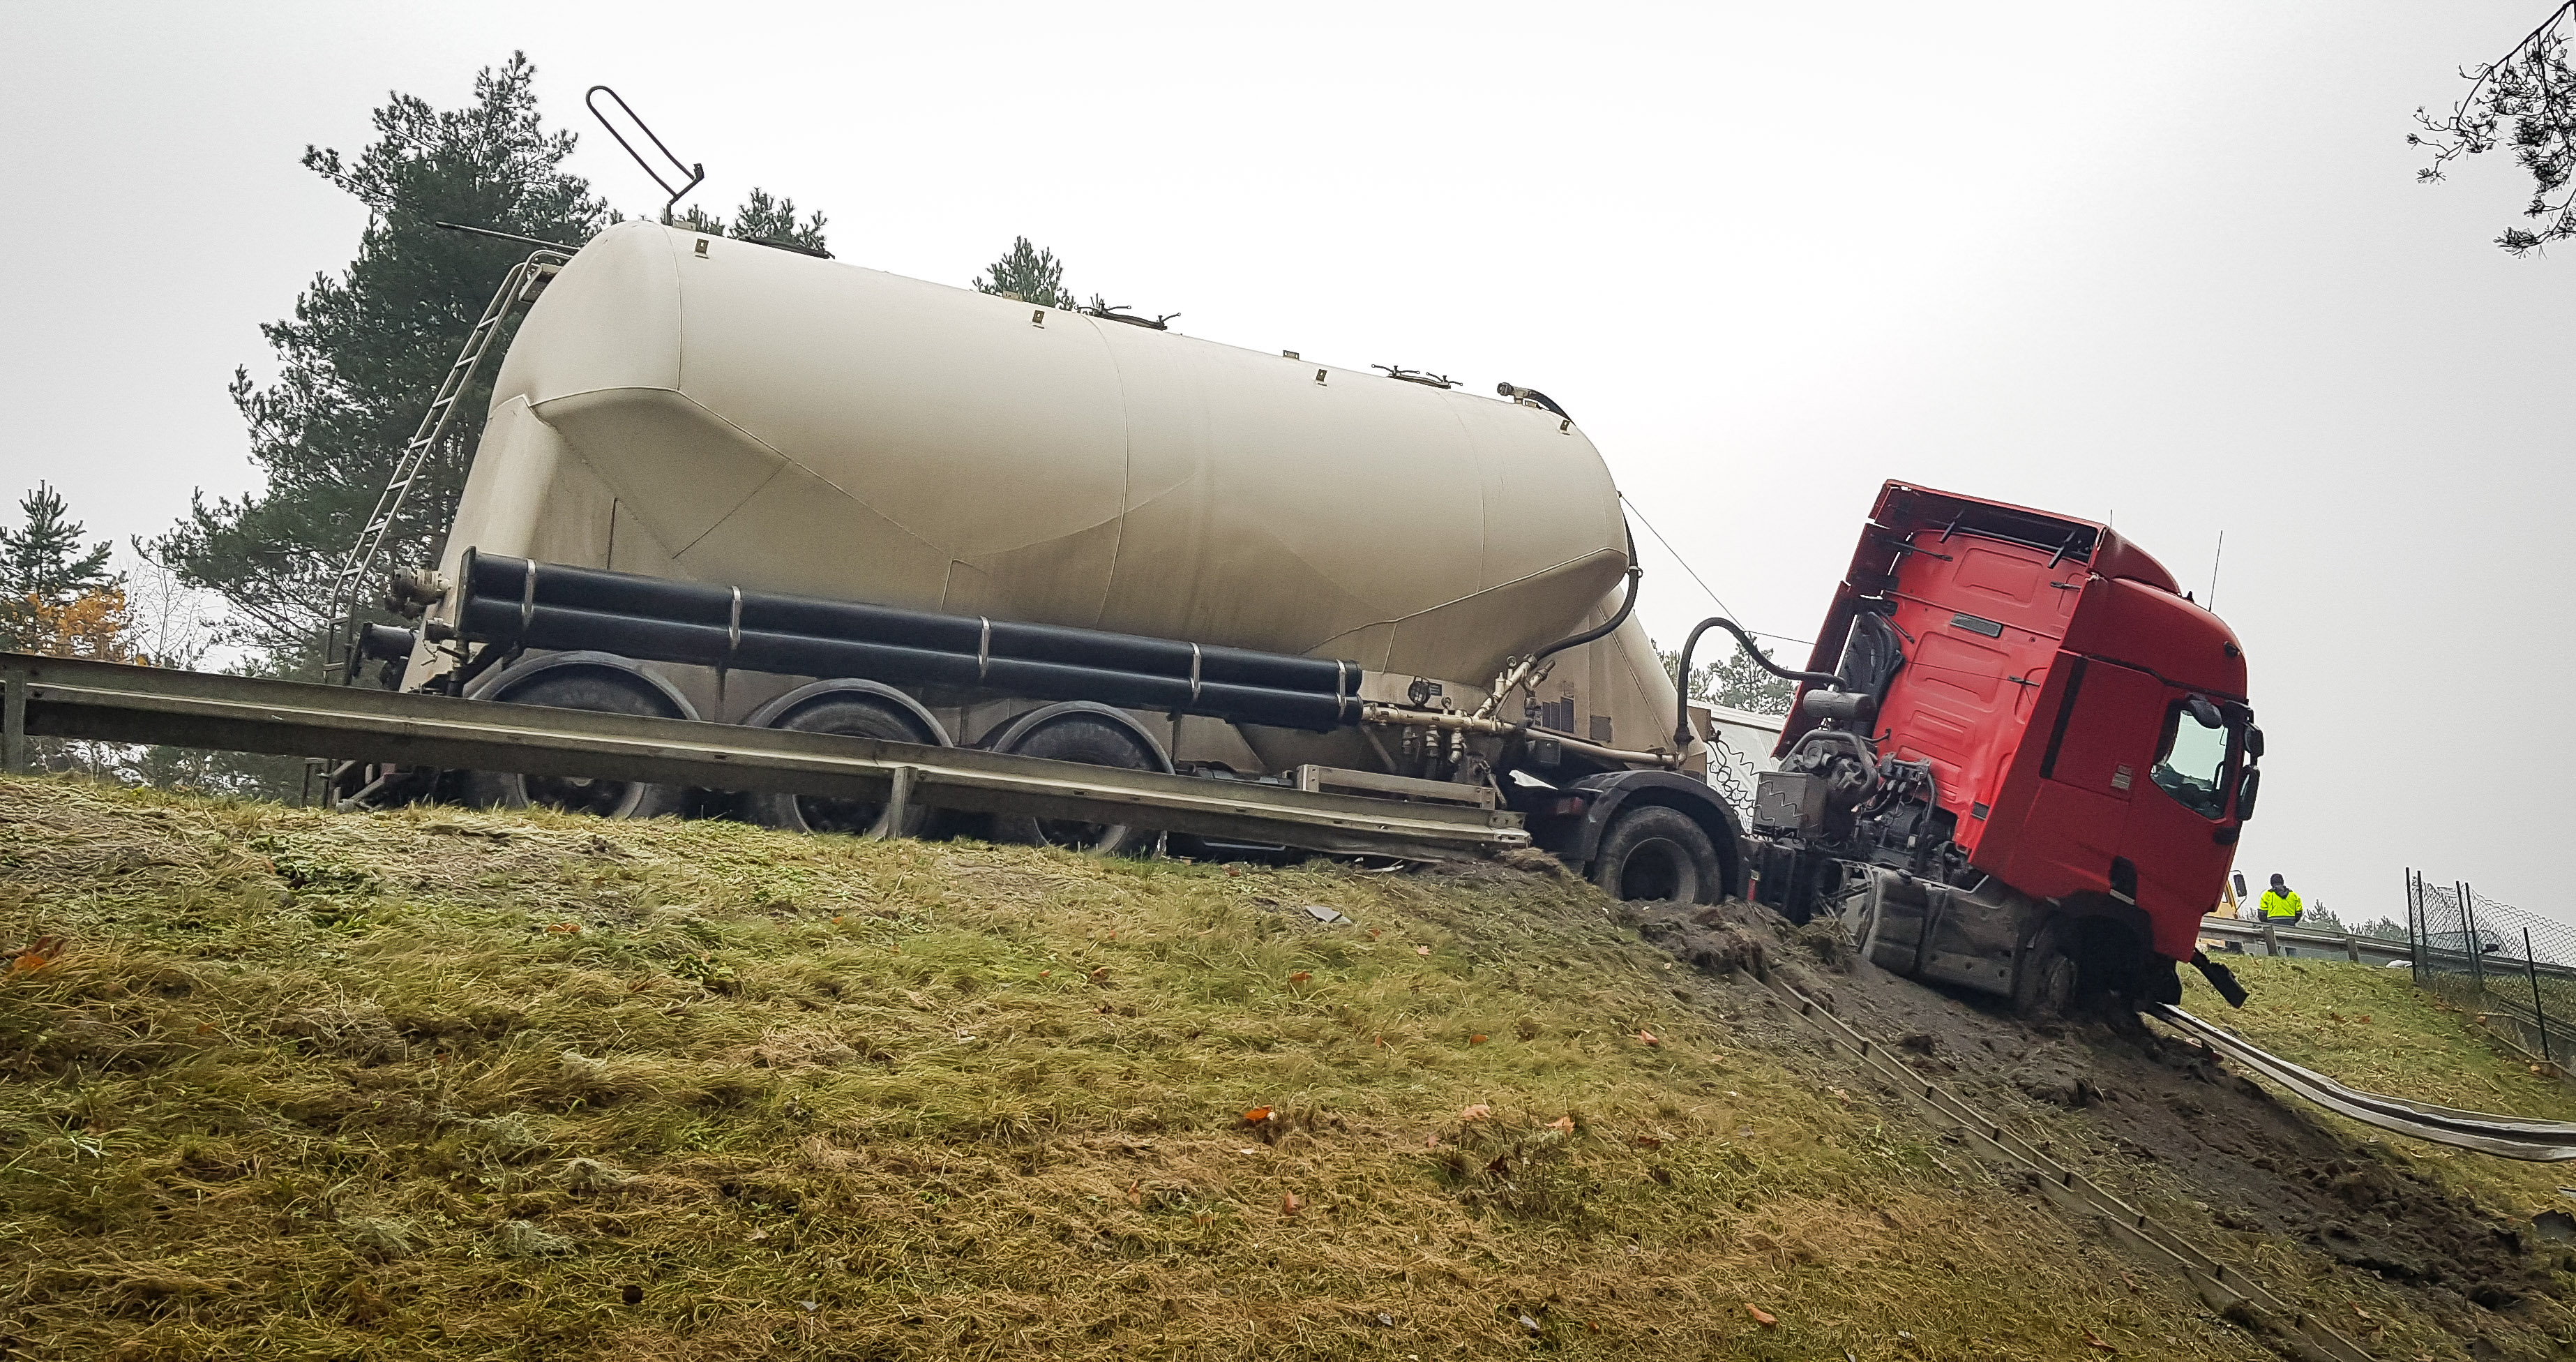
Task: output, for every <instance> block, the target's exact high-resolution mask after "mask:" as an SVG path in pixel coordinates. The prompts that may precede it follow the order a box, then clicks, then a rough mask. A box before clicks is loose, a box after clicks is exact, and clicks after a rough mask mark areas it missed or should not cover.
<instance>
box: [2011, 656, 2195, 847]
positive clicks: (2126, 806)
mask: <svg viewBox="0 0 2576 1362" xmlns="http://www.w3.org/2000/svg"><path fill="white" fill-rule="evenodd" d="M2165 699H2166V690H2165V685H2164V683H2163V682H2161V681H2159V680H2157V679H2156V678H2155V677H2153V676H2150V675H2148V674H2147V673H2145V672H2142V671H2139V670H2137V669H2136V668H2134V667H2123V666H2121V665H2119V664H2118V663H2115V662H2105V661H2102V660H2101V659H2099V658H2088V657H2076V658H2067V657H2064V656H2061V657H2060V658H2059V659H2058V665H2057V666H2055V667H2052V668H2051V669H2050V674H2049V677H2048V681H2047V685H2046V687H2045V688H2044V689H2043V690H2042V692H2041V694H2040V699H2039V704H2038V706H2037V709H2036V712H2035V716H2034V718H2033V721H2032V729H2033V731H2032V732H2031V733H2030V734H2029V736H2028V737H2026V738H2025V739H2024V740H2023V742H2022V745H2021V749H2020V750H2019V751H2018V752H2016V753H2015V754H2014V760H2013V764H2012V775H2011V776H2009V777H2007V779H2006V782H2005V786H2006V788H2005V791H2004V794H2003V796H2002V798H2001V799H1999V800H1998V802H1997V805H1996V808H1995V811H1994V819H1993V822H1992V825H1991V826H1990V827H1989V828H1988V829H1987V833H1986V840H1985V842H1984V843H1983V844H1982V845H1981V846H1980V847H1979V848H1978V850H1977V852H1976V854H1975V856H1974V857H1973V861H1974V864H1976V865H1977V866H1978V868H1980V869H1983V870H1985V871H1987V872H1988V873H1990V874H1993V875H1995V876H1997V877H1999V878H2001V879H2002V880H2003V881H2004V882H2005V883H2006V884H2009V885H2012V886H2013V887H2014V888H2016V889H2019V890H2021V891H2022V892H2023V893H2025V894H2029V895H2032V896H2033V897H2036V898H2056V897H2059V896H2062V895H2065V894H2073V893H2081V892H2085V891H2098V890H2102V889H2107V888H2109V887H2110V882H2111V861H2112V859H2113V858H2114V857H2117V856H2120V855H2123V854H2125V853H2124V852H2123V850H2122V847H2123V844H2124V843H2125V841H2126V836H2127V832H2128V827H2129V819H2130V808H2131V805H2132V804H2133V803H2135V801H2136V799H2137V798H2138V797H2139V796H2140V794H2141V793H2142V792H2141V789H2140V787H2141V786H2143V785H2145V784H2147V783H2148V780H2149V772H2150V768H2151V766H2152V765H2153V758H2154V756H2155V751H2156V746H2155V744H2156V735H2157V728H2158V724H2159V722H2160V720H2161V719H2162V717H2163V711H2164V705H2165Z"/></svg>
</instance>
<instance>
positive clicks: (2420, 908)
mask: <svg viewBox="0 0 2576 1362" xmlns="http://www.w3.org/2000/svg"><path fill="white" fill-rule="evenodd" d="M2423 921H2424V877H2423V876H2422V875H2419V874H2417V873H2416V872H2415V868H2414V867H2413V866H2408V867H2407V868H2406V954H2407V955H2408V956H2410V957H2412V958H2411V959H2410V960H2409V961H2408V963H2409V964H2411V965H2413V966H2414V969H2413V971H2412V973H2413V974H2414V976H2415V987H2417V988H2422V987H2424V938H2423V934H2422V933H2423Z"/></svg>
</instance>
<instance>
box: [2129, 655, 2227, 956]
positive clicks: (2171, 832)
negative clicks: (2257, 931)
mask: <svg viewBox="0 0 2576 1362" xmlns="http://www.w3.org/2000/svg"><path fill="white" fill-rule="evenodd" d="M2162 700H2163V704H2164V713H2163V714H2162V715H2161V716H2160V719H2159V727H2158V732H2157V737H2156V747H2155V756H2154V759H2153V762H2152V764H2151V765H2150V766H2149V767H2148V770H2147V774H2146V778H2145V782H2144V783H2146V784H2148V785H2152V786H2153V787H2154V788H2153V789H2152V790H2142V791H2140V792H2139V794H2138V797H2137V798H2136V799H2134V800H2131V801H2130V803H2129V825H2128V830H2127V833H2126V835H2125V836H2124V837H2123V838H2122V839H2121V840H2122V843H2123V845H2124V847H2125V848H2126V849H2125V850H2124V851H2123V853H2122V854H2124V855H2126V856H2127V857H2128V858H2129V860H2130V862H2131V863H2132V864H2134V865H2136V866H2137V867H2138V906H2139V907H2141V908H2144V909H2146V910H2147V916H2148V918H2149V919H2150V920H2151V921H2153V922H2155V923H2157V924H2159V926H2161V925H2162V924H2164V923H2165V922H2167V921H2179V922H2190V923H2195V924H2196V923H2197V921H2198V919H2199V915H2200V914H2202V913H2205V912H2207V911H2209V903H2208V901H2207V900H2208V892H2207V890H2208V886H2210V885H2213V884H2219V883H2222V882H2223V881H2224V880H2225V879H2226V876H2227V868H2228V865H2229V864H2230V863H2231V862H2233V861H2234V860H2235V858H2236V847H2235V840H2236V839H2235V828H2236V824H2235V820H2234V819H2233V817H2232V816H2231V814H2232V810H2231V808H2230V796H2231V795H2232V794H2233V792H2234V791H2235V788H2236V771H2237V765H2238V759H2239V755H2240V751H2241V748H2242V746H2243V744H2242V743H2241V741H2240V740H2239V738H2238V736H2237V733H2236V730H2235V728H2234V727H2233V726H2232V725H2230V724H2229V723H2228V721H2227V719H2226V717H2225V713H2224V711H2223V710H2222V709H2221V707H2220V706H2219V704H2218V703H2217V702H2216V701H2214V700H2212V699H2210V698H2208V697H2206V696H2200V695H2193V694H2189V693H2185V692H2181V691H2177V690H2167V691H2165V693H2164V695H2163V697H2162ZM2167 944H2168V943H2164V942H2159V943H2158V945H2159V947H2160V948H2161V947H2163V946H2165V945H2167Z"/></svg>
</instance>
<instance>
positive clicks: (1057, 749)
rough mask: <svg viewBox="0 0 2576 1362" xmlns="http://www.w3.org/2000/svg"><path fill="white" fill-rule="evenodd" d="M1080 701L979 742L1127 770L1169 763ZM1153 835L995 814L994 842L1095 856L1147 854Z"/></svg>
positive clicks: (1164, 767) (1038, 713)
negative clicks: (1051, 848) (1031, 845)
mask: <svg viewBox="0 0 2576 1362" xmlns="http://www.w3.org/2000/svg"><path fill="white" fill-rule="evenodd" d="M1080 704H1081V702H1075V703H1074V704H1072V705H1066V706H1062V707H1057V706H1050V707H1048V708H1047V709H1041V710H1034V711H1032V712H1030V713H1028V714H1024V715H1021V716H1020V717H1019V718H1017V719H1014V720H1012V721H1011V722H1009V723H1007V724H1004V725H1002V727H1001V728H1000V729H998V730H996V731H995V732H994V733H993V734H992V736H990V737H988V738H986V739H985V740H984V744H983V745H984V746H986V747H988V748H990V749H992V750H993V751H996V752H1009V753H1012V754H1014V755H1017V756H1023V757H1039V758H1043V759H1045V760H1047V761H1071V762H1079V763H1081V764H1083V765H1085V766H1116V767H1121V768H1123V769H1126V770H1129V771H1168V770H1170V769H1171V766H1170V763H1168V762H1166V761H1164V760H1163V754H1162V753H1161V752H1160V751H1159V750H1157V749H1156V748H1155V746H1154V744H1153V743H1152V742H1150V741H1148V740H1147V739H1146V738H1145V737H1144V735H1142V734H1140V733H1138V732H1137V731H1136V730H1135V729H1133V728H1130V727H1128V726H1127V725H1126V724H1124V723H1122V722H1120V721H1119V720H1118V719H1117V718H1114V717H1112V716H1111V715H1110V714H1105V713H1101V712H1099V711H1097V710H1095V709H1092V708H1089V707H1087V706H1085V707H1079V708H1077V707H1076V706H1077V705H1080ZM1156 835H1157V834H1156V833H1155V832H1153V831H1152V830H1151V829H1148V828H1140V827H1135V826H1133V825H1130V824H1125V823H1084V822H1079V821H1076V820H1074V819H1070V818H1024V817H1017V816H1013V815H1008V814H1004V815H998V816H996V817H995V818H994V819H993V840H994V841H997V842H1027V843H1032V844H1035V845H1038V846H1055V847H1063V848H1065V849H1066V850H1068V851H1087V852H1090V853H1091V854H1093V855H1095V856H1120V855H1130V854H1135V853H1140V852H1144V851H1146V850H1149V849H1150V848H1151V847H1152V846H1153V844H1154V840H1155V837H1156Z"/></svg>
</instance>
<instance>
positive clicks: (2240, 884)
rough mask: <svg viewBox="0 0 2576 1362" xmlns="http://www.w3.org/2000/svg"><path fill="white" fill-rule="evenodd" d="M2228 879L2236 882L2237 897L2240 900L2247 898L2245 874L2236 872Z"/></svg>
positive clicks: (2240, 871)
mask: <svg viewBox="0 0 2576 1362" xmlns="http://www.w3.org/2000/svg"><path fill="white" fill-rule="evenodd" d="M2228 878H2229V879H2231V880H2234V881H2236V897H2238V898H2240V899H2241V898H2243V897H2245V872H2244V871H2242V870H2239V871H2236V872H2234V873H2232V874H2230V875H2229V876H2228Z"/></svg>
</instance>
